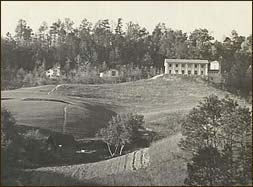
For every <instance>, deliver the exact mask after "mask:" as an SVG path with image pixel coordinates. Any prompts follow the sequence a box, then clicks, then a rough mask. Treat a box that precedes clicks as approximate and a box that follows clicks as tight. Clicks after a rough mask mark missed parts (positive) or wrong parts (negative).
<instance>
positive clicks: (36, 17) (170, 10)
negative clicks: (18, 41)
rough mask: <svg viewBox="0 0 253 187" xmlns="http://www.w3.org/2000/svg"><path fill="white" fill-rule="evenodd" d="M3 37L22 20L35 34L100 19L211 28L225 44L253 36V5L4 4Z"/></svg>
mask: <svg viewBox="0 0 253 187" xmlns="http://www.w3.org/2000/svg"><path fill="white" fill-rule="evenodd" d="M1 9H2V10H1V35H2V36H3V35H5V34H6V33H7V32H10V33H12V34H13V33H14V30H15V27H16V25H17V22H18V20H19V19H21V18H22V19H25V20H26V21H27V23H28V25H29V26H30V27H31V28H32V29H33V30H35V31H37V29H38V28H39V26H40V24H41V23H42V22H43V21H46V22H47V23H48V24H49V25H50V24H51V23H52V22H54V21H56V20H57V19H58V18H60V19H62V20H63V19H64V18H70V19H72V20H73V21H74V22H75V26H79V24H80V22H81V20H83V19H84V18H87V19H88V20H89V21H91V22H92V23H93V24H94V23H95V22H96V21H98V20H99V19H110V20H114V21H116V20H117V18H119V17H121V18H122V19H123V22H124V23H126V22H129V21H133V22H136V23H139V24H140V25H141V26H142V27H146V28H147V29H148V31H149V32H150V33H151V32H152V31H153V29H154V27H155V26H156V25H157V24H158V23H159V22H164V23H165V24H166V26H167V27H170V28H172V29H173V30H176V29H181V30H183V31H184V32H188V33H189V32H191V31H193V30H194V29H196V28H207V29H208V30H209V31H211V33H212V35H213V36H214V37H215V38H216V39H218V40H221V39H222V38H223V36H224V35H226V36H230V33H231V31H232V30H233V29H234V30H236V31H237V32H238V33H239V34H240V35H244V36H248V35H249V34H251V33H252V2H251V1H248V2H247V1H246V2H245V1H244V2H239V1H237V2H236V1H230V2H229V1H224V2H218V1H217V2H215V1H213V2H211V1H210V2H197V1H195V2H194V1H192V2H186V1H181V2H178V1H177V2H173V1H170V2H169V1H167V2H166V1H146V2H145V1H139V2H138V1H135V2H133V1H132V2H130V1H118V2H115V1H112V2H110V1H94V2H91V1H90V2H87V1H86V2H84V1H82V2H81V1H62V2H59V1H58V2H57V1H51V2H50V1H44V2H43V1H41V2H38V1H37V2H35V1H33V2H32V1H31V2H30V1H19V2H18V1H16V2H13V1H10V2H8V1H1Z"/></svg>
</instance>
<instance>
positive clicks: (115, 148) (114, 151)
mask: <svg viewBox="0 0 253 187" xmlns="http://www.w3.org/2000/svg"><path fill="white" fill-rule="evenodd" d="M118 147H119V145H116V148H115V150H114V153H113V156H114V155H115V154H116V152H117V150H118Z"/></svg>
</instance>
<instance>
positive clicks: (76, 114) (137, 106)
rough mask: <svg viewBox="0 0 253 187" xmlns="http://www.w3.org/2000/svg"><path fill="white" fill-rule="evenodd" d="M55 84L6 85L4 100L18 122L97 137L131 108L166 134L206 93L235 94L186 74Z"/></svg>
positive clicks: (173, 129) (3, 93)
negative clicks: (17, 87) (94, 82)
mask: <svg viewBox="0 0 253 187" xmlns="http://www.w3.org/2000/svg"><path fill="white" fill-rule="evenodd" d="M54 88H55V86H54V85H49V86H41V87H32V88H22V89H17V90H11V91H2V92H1V94H2V98H1V99H2V101H1V102H2V106H4V107H6V108H8V109H9V110H10V111H11V112H12V113H13V114H14V116H15V118H16V119H17V124H18V125H28V126H33V127H39V128H44V129H49V130H54V131H58V132H66V133H69V134H73V135H75V137H77V138H85V137H94V134H95V133H96V131H97V130H98V129H99V128H101V127H104V126H105V125H106V123H107V122H108V120H109V119H110V118H111V116H112V115H115V113H119V112H126V111H131V112H136V113H139V114H143V115H144V117H145V118H144V119H145V121H146V127H148V128H151V129H152V130H154V131H156V132H158V133H159V134H160V135H161V136H162V137H164V136H167V135H171V134H175V133H176V132H178V131H179V130H180V127H179V123H180V120H181V119H182V118H183V117H184V115H185V114H187V113H188V112H189V110H191V109H192V108H193V107H194V106H196V105H197V104H198V102H199V101H201V100H202V99H203V97H205V96H208V95H211V94H216V95H218V96H220V97H224V96H225V95H226V94H229V93H228V92H225V91H222V90H219V89H216V88H214V87H212V86H210V85H208V84H207V83H205V82H203V81H193V80H188V79H185V78H180V77H173V78H166V79H165V78H163V77H161V78H158V79H154V80H139V81H135V82H127V83H121V84H101V85H60V86H58V87H57V90H54V91H53V92H51V93H50V94H48V93H49V92H50V91H51V90H53V89H54ZM241 104H244V103H243V102H241ZM65 109H66V115H65V117H66V119H64V110H65ZM64 120H65V124H64Z"/></svg>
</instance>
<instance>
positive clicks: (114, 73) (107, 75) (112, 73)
mask: <svg viewBox="0 0 253 187" xmlns="http://www.w3.org/2000/svg"><path fill="white" fill-rule="evenodd" d="M99 76H100V77H101V78H114V77H115V78H116V77H119V71H118V70H116V69H110V70H108V71H104V72H101V73H100V74H99Z"/></svg>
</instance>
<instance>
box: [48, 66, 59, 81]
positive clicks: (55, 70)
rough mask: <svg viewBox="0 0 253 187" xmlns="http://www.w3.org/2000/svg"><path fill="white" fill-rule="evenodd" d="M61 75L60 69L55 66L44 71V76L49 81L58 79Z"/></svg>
mask: <svg viewBox="0 0 253 187" xmlns="http://www.w3.org/2000/svg"><path fill="white" fill-rule="evenodd" d="M60 75H61V68H60V66H55V67H53V68H51V69H49V70H47V71H46V76H47V77H48V78H50V79H54V78H58V77H60Z"/></svg>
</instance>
